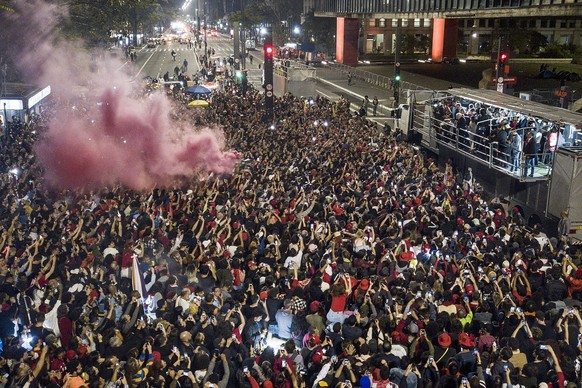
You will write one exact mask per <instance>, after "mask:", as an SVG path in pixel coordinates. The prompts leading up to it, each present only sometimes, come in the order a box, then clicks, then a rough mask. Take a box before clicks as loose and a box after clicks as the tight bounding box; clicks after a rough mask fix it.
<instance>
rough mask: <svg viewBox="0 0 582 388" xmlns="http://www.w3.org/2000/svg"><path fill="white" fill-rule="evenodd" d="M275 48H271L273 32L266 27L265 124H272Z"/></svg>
mask: <svg viewBox="0 0 582 388" xmlns="http://www.w3.org/2000/svg"><path fill="white" fill-rule="evenodd" d="M274 54H275V48H274V47H273V30H272V28H271V26H269V27H267V35H266V37H265V40H264V43H263V57H264V65H263V72H264V73H263V79H264V82H265V83H264V88H265V116H264V120H265V123H267V124H273V101H274V97H273V56H274Z"/></svg>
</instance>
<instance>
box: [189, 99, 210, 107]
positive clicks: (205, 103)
mask: <svg viewBox="0 0 582 388" xmlns="http://www.w3.org/2000/svg"><path fill="white" fill-rule="evenodd" d="M207 106H208V101H204V100H194V101H190V102H189V103H188V107H189V108H194V107H200V108H206V107H207Z"/></svg>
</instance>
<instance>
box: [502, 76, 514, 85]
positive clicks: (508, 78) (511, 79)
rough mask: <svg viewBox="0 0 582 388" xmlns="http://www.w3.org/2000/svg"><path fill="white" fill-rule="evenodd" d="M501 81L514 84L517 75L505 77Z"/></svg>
mask: <svg viewBox="0 0 582 388" xmlns="http://www.w3.org/2000/svg"><path fill="white" fill-rule="evenodd" d="M503 83H504V84H505V85H515V84H516V83H517V77H505V79H504V80H503Z"/></svg>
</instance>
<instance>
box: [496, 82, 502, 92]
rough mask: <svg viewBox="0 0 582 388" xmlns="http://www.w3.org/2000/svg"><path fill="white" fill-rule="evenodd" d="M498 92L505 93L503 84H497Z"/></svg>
mask: <svg viewBox="0 0 582 388" xmlns="http://www.w3.org/2000/svg"><path fill="white" fill-rule="evenodd" d="M497 91H498V92H499V93H503V83H501V82H498V83H497Z"/></svg>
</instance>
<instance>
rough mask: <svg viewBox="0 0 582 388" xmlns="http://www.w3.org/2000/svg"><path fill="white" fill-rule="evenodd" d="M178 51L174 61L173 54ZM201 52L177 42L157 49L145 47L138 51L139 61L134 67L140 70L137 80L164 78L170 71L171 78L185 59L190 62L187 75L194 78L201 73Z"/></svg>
mask: <svg viewBox="0 0 582 388" xmlns="http://www.w3.org/2000/svg"><path fill="white" fill-rule="evenodd" d="M172 50H175V51H176V54H177V55H176V61H174V60H173V59H172V55H171V52H172ZM198 52H199V50H194V49H189V48H188V45H186V44H179V43H177V42H173V43H169V44H165V45H164V44H162V45H159V46H157V47H155V48H150V47H143V48H142V49H140V50H138V51H137V60H136V61H135V63H134V65H135V66H136V68H137V69H138V73H137V77H136V78H145V77H147V76H150V77H152V78H162V77H163V75H164V73H165V72H166V71H168V72H169V73H170V76H172V75H173V74H174V68H175V67H176V66H178V67H181V66H182V64H183V63H184V59H186V60H187V61H188V71H187V73H188V74H189V75H190V76H192V75H193V74H195V73H197V72H198V71H200V67H199V65H198V60H197V55H198Z"/></svg>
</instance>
